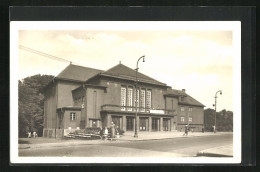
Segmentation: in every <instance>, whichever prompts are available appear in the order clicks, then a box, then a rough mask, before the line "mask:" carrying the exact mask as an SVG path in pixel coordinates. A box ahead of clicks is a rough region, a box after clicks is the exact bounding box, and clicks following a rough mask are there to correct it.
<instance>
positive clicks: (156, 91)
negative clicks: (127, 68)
mask: <svg viewBox="0 0 260 172" xmlns="http://www.w3.org/2000/svg"><path fill="white" fill-rule="evenodd" d="M99 83H100V85H102V86H106V87H107V89H106V94H104V104H112V105H120V101H121V86H122V85H123V86H128V87H132V88H135V82H132V81H126V80H119V79H114V78H102V79H101V80H100V82H99ZM138 87H139V88H146V89H151V90H152V102H151V108H155V109H158V108H159V109H164V108H165V100H164V97H163V94H164V91H165V90H166V88H164V87H160V86H154V85H151V84H141V83H138ZM133 94H134V90H133ZM132 105H134V95H133V103H132Z"/></svg>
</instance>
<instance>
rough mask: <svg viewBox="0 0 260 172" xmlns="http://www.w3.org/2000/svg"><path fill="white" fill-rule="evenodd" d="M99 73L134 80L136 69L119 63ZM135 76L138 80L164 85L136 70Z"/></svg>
mask: <svg viewBox="0 0 260 172" xmlns="http://www.w3.org/2000/svg"><path fill="white" fill-rule="evenodd" d="M99 75H101V76H110V77H115V78H120V79H127V80H134V81H135V80H136V70H134V69H131V68H129V67H127V66H125V65H123V64H121V63H120V64H118V65H116V66H114V67H112V68H110V69H108V70H107V71H104V72H102V73H100V74H99ZM137 77H138V80H139V82H144V83H150V84H156V85H163V86H166V84H165V83H162V82H160V81H157V80H155V79H153V78H151V77H149V76H147V75H144V74H142V73H140V72H138V74H137Z"/></svg>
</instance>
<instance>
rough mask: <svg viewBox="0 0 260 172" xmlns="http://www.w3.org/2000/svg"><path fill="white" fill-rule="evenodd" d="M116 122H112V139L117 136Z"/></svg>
mask: <svg viewBox="0 0 260 172" xmlns="http://www.w3.org/2000/svg"><path fill="white" fill-rule="evenodd" d="M115 132H116V131H115V124H114V123H113V122H111V140H112V139H113V138H115Z"/></svg>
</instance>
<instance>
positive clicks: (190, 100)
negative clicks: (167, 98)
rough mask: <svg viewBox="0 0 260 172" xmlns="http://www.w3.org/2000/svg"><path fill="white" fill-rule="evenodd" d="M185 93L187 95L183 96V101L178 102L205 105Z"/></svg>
mask: <svg viewBox="0 0 260 172" xmlns="http://www.w3.org/2000/svg"><path fill="white" fill-rule="evenodd" d="M185 94H186V93H185ZM186 95H187V97H185V98H184V100H183V101H179V104H183V105H193V106H202V107H204V106H205V105H203V104H202V103H200V102H199V101H197V100H196V99H194V98H193V97H191V96H190V95H188V94H186Z"/></svg>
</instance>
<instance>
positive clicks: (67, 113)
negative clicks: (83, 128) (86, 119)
mask: <svg viewBox="0 0 260 172" xmlns="http://www.w3.org/2000/svg"><path fill="white" fill-rule="evenodd" d="M70 112H74V113H76V120H75V121H71V120H70ZM80 120H81V114H80V111H77V110H66V111H65V113H64V117H63V121H64V129H68V128H69V127H71V129H77V127H80Z"/></svg>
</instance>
